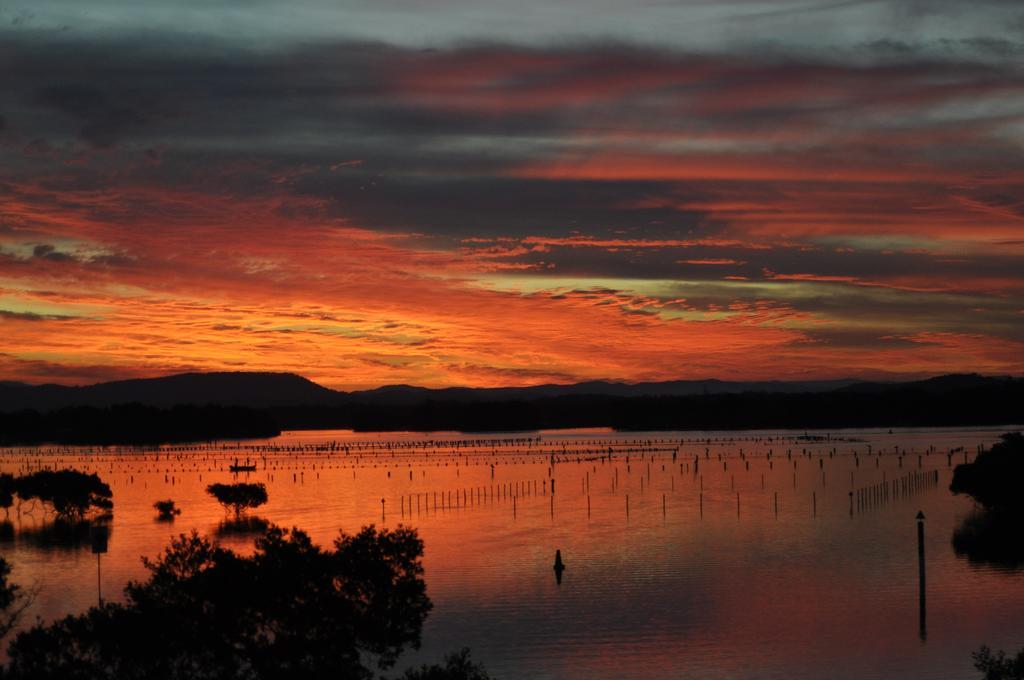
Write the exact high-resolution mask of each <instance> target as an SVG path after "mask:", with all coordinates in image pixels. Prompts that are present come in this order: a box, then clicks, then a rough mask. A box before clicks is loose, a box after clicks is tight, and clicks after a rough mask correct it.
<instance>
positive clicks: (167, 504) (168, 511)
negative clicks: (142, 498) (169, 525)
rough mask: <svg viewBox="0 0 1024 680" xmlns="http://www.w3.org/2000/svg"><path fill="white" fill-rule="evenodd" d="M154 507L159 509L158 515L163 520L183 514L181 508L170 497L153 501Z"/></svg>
mask: <svg viewBox="0 0 1024 680" xmlns="http://www.w3.org/2000/svg"><path fill="white" fill-rule="evenodd" d="M153 509H154V510H156V511H157V513H158V514H157V516H158V517H159V518H160V519H163V520H169V519H174V518H175V517H176V516H178V515H180V514H181V508H179V507H178V506H176V505H175V504H174V501H172V500H171V499H170V498H168V499H167V500H165V501H157V502H156V503H153Z"/></svg>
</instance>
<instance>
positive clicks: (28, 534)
mask: <svg viewBox="0 0 1024 680" xmlns="http://www.w3.org/2000/svg"><path fill="white" fill-rule="evenodd" d="M112 520H113V516H112V515H102V516H99V517H93V518H91V519H83V520H63V519H55V520H50V521H43V522H40V523H39V524H34V525H25V524H20V523H19V525H18V527H17V531H16V532H15V538H16V540H17V542H18V543H24V544H26V545H29V546H31V547H32V548H35V549H36V550H40V551H42V552H74V551H78V550H90V549H91V548H92V535H93V530H94V529H103V530H105V531H106V533H107V536H108V537H109V536H110V533H111V530H112V526H111V525H112ZM12 529H13V527H12Z"/></svg>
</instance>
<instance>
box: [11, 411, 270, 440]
mask: <svg viewBox="0 0 1024 680" xmlns="http://www.w3.org/2000/svg"><path fill="white" fill-rule="evenodd" d="M280 433H281V430H280V428H278V426H277V424H276V421H275V420H274V418H273V416H272V415H271V414H269V413H267V412H265V411H259V410H256V409H250V408H242V407H238V406H216V405H210V406H175V407H174V408H169V409H160V408H156V407H153V406H142V405H140V404H123V405H120V406H110V407H107V408H95V407H92V406H77V407H73V408H65V409H60V410H57V411H50V412H44V413H40V412H38V411H17V412H14V413H0V445H12V444H96V445H114V444H135V445H139V444H160V443H172V442H191V441H208V440H212V439H246V438H261V437H274V436H276V435H278V434H280Z"/></svg>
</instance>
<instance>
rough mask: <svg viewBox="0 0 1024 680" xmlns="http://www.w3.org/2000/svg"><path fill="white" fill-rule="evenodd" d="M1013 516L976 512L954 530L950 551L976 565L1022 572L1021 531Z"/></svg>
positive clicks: (1023, 535)
mask: <svg viewBox="0 0 1024 680" xmlns="http://www.w3.org/2000/svg"><path fill="white" fill-rule="evenodd" d="M1022 519H1024V518H1022V517H1021V516H1020V515H1018V514H1016V513H1009V512H994V511H991V510H977V511H975V512H973V513H972V514H970V515H968V516H967V517H965V518H964V519H963V521H962V522H961V523H960V525H959V526H958V527H957V528H956V529H955V530H954V531H953V541H952V542H953V550H954V551H955V552H956V554H957V556H958V557H964V558H967V561H968V562H970V563H971V564H975V565H991V566H995V567H1001V568H1003V569H1009V570H1020V569H1024V532H1022V531H1021V521H1022Z"/></svg>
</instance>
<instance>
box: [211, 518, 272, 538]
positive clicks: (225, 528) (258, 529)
mask: <svg viewBox="0 0 1024 680" xmlns="http://www.w3.org/2000/svg"><path fill="white" fill-rule="evenodd" d="M269 527H270V521H268V520H265V519H263V518H262V517H239V518H237V519H228V520H224V521H223V522H221V523H220V524H218V525H217V529H216V530H215V531H214V533H215V534H216V535H217V536H218V537H219V538H225V537H228V536H247V535H250V534H261V533H263V532H265V531H266V530H267V529H268V528H269Z"/></svg>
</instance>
